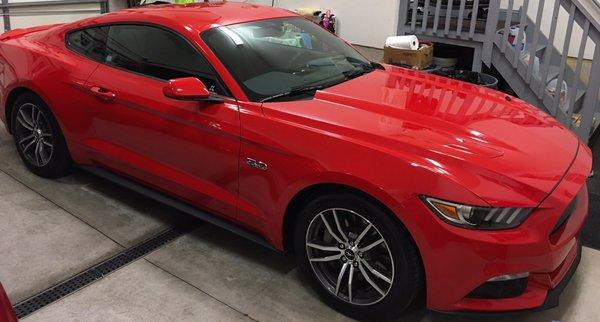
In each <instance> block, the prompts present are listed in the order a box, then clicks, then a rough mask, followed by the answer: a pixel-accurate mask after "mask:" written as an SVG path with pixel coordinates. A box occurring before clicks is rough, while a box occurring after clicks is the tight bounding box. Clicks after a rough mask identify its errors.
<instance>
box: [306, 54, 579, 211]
mask: <svg viewBox="0 0 600 322" xmlns="http://www.w3.org/2000/svg"><path fill="white" fill-rule="evenodd" d="M385 68H386V70H375V71H373V72H371V73H368V74H366V75H363V76H361V77H359V78H356V79H353V80H350V81H347V82H345V83H342V84H339V85H337V86H333V87H331V88H328V89H325V90H323V91H319V92H317V93H316V95H315V99H314V100H312V103H313V104H315V106H314V108H310V109H305V110H304V111H305V112H306V113H309V114H312V115H310V117H311V118H313V119H318V120H319V121H321V122H320V123H328V124H329V125H330V126H334V127H335V129H332V130H331V131H332V132H337V133H336V135H344V136H346V137H347V138H350V139H355V140H361V141H362V143H363V144H367V145H372V146H377V147H379V148H383V149H387V150H390V151H391V152H392V153H397V154H399V155H401V156H402V157H403V158H404V159H405V160H407V161H408V162H412V163H414V166H423V167H428V168H430V169H431V170H433V171H437V172H439V173H441V174H444V175H446V176H447V177H449V178H451V179H453V180H455V181H458V183H459V184H462V185H463V186H465V187H466V188H468V189H470V190H471V191H472V192H474V193H475V194H476V195H478V196H479V197H480V198H481V199H483V200H484V201H486V202H487V203H488V204H489V205H492V206H502V205H504V206H505V205H506V204H507V203H510V204H511V205H513V206H521V205H522V206H532V205H538V204H539V203H540V202H541V201H542V200H543V199H544V198H545V197H546V196H547V195H548V194H549V193H550V192H551V191H552V190H553V189H554V187H555V186H556V185H557V183H558V182H559V181H560V180H561V178H562V177H563V176H564V174H565V173H566V171H567V169H568V168H569V166H570V164H571V163H572V161H573V160H574V158H575V156H576V154H577V150H578V147H579V140H578V139H577V137H575V136H574V135H573V134H572V133H571V132H570V131H569V130H567V129H566V128H565V127H564V126H562V125H561V124H560V123H559V122H557V121H556V120H555V119H553V118H552V117H550V116H548V115H547V114H545V113H543V112H542V111H540V110H539V109H537V108H535V107H532V106H530V105H529V104H527V103H525V102H523V101H521V100H519V99H517V98H513V97H509V96H507V95H506V94H503V93H501V92H498V91H494V90H490V89H487V88H484V87H481V86H475V85H472V84H469V83H464V82H459V81H456V80H452V79H447V78H443V77H439V76H435V75H430V74H426V73H422V72H417V71H413V70H408V69H403V68H396V67H391V66H386V67H385ZM304 104H306V102H304ZM304 107H305V108H306V105H305V106H304ZM307 110H308V111H307ZM459 178H460V179H459Z"/></svg>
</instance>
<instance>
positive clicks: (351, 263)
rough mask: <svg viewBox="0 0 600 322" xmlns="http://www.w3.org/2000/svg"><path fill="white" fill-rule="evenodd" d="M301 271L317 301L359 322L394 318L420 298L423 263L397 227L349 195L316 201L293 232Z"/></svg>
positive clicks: (385, 215)
mask: <svg viewBox="0 0 600 322" xmlns="http://www.w3.org/2000/svg"><path fill="white" fill-rule="evenodd" d="M294 238H295V252H296V256H297V260H298V263H299V266H300V268H301V270H302V271H303V272H304V274H305V275H306V276H307V277H308V279H309V280H310V282H311V285H312V286H313V288H314V289H315V290H316V291H317V293H319V295H320V296H321V298H322V299H323V300H324V301H325V302H326V303H327V304H329V305H330V306H331V307H333V308H334V309H336V310H338V311H339V312H341V313H343V314H345V315H347V316H350V317H352V318H357V319H369V320H372V319H390V318H396V317H398V316H400V315H402V313H404V312H405V311H406V310H407V309H409V308H410V307H412V305H413V304H414V303H416V301H417V300H418V299H419V297H420V296H421V294H422V292H423V284H424V283H423V273H422V267H421V260H420V257H419V255H418V253H417V250H416V247H415V245H414V242H413V241H412V239H411V238H410V236H409V235H408V233H407V232H406V230H405V229H404V228H403V227H402V225H401V224H400V223H398V222H397V220H395V219H394V218H392V217H391V216H389V215H388V213H386V211H385V210H383V209H381V207H380V206H379V205H377V204H376V203H375V202H373V201H371V200H369V199H367V198H364V197H362V196H357V195H354V194H349V193H341V194H333V195H326V196H320V197H317V198H316V199H314V200H313V201H312V202H310V203H309V204H308V205H307V206H306V208H305V209H304V210H303V211H302V212H301V214H300V216H299V218H298V222H297V225H296V229H295V236H294Z"/></svg>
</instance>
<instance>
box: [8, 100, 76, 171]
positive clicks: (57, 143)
mask: <svg viewBox="0 0 600 322" xmlns="http://www.w3.org/2000/svg"><path fill="white" fill-rule="evenodd" d="M27 103H31V104H33V105H35V106H37V107H38V108H39V109H40V110H41V111H42V113H43V114H44V117H45V118H46V120H47V121H48V123H49V124H50V127H51V129H52V135H53V139H54V150H53V153H52V156H51V157H50V161H49V162H48V163H47V164H46V165H44V166H42V167H38V166H36V165H34V164H32V163H31V162H30V161H29V160H28V159H27V157H25V154H24V153H23V151H22V150H21V147H20V146H19V142H18V138H17V135H16V133H15V127H16V126H17V122H18V121H17V114H18V112H19V109H20V107H21V106H23V105H24V104H27ZM11 124H12V126H13V139H14V142H15V147H16V149H17V152H18V153H19V156H20V157H21V160H23V163H25V166H26V167H27V168H28V169H29V170H30V171H31V172H33V173H34V174H36V175H38V176H40V177H44V178H58V177H62V176H65V175H67V174H68V173H69V170H70V169H71V165H72V162H71V157H70V154H69V150H68V148H67V144H66V142H65V138H64V136H63V134H62V131H61V129H60V126H59V125H58V122H57V121H56V119H55V118H54V115H53V114H52V112H51V111H50V108H49V107H48V105H47V104H46V103H45V102H44V101H43V100H42V99H41V98H40V97H38V96H37V95H35V94H33V93H25V94H22V95H21V96H19V98H17V100H16V101H15V104H14V106H13V108H12V113H11Z"/></svg>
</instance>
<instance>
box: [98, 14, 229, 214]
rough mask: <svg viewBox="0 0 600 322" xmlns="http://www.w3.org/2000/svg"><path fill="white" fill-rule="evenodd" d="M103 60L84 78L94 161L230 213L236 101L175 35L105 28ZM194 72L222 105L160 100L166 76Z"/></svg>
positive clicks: (144, 28)
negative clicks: (90, 100)
mask: <svg viewBox="0 0 600 322" xmlns="http://www.w3.org/2000/svg"><path fill="white" fill-rule="evenodd" d="M106 52H107V55H106V58H105V61H104V63H103V64H101V65H100V66H99V67H98V69H97V70H96V71H95V72H94V73H93V74H92V76H91V77H90V78H89V80H88V84H87V86H88V87H89V92H88V93H89V94H90V95H92V96H95V97H96V104H95V106H94V122H93V124H94V131H95V133H96V138H97V139H96V140H95V142H94V143H93V149H94V151H95V152H96V153H95V157H94V158H95V161H96V162H98V163H100V164H102V165H103V166H105V167H108V168H111V169H112V170H114V171H117V172H120V173H122V174H124V175H126V176H128V177H133V178H134V179H136V180H137V181H141V182H143V183H146V184H148V185H151V186H153V187H154V188H157V189H159V190H162V191H163V192H165V193H167V194H170V195H174V196H176V197H178V198H180V199H183V200H185V201H187V202H188V203H191V204H192V205H194V206H196V207H198V208H201V209H204V210H207V211H210V212H211V213H216V214H219V215H221V216H223V217H235V215H236V206H237V204H236V203H237V189H238V186H237V185H238V159H239V151H240V137H239V134H240V118H239V111H238V105H237V102H236V101H235V100H234V99H232V98H230V97H228V92H227V90H226V89H225V88H224V86H222V85H221V83H220V82H219V80H218V77H217V75H216V74H215V72H214V71H213V69H212V68H211V66H210V64H209V63H208V62H207V61H206V60H205V59H204V58H203V57H202V56H201V54H200V53H199V52H198V51H197V50H195V49H194V48H193V47H192V45H190V44H189V43H188V42H187V41H186V40H185V39H184V38H183V37H182V36H181V35H179V34H177V33H175V32H173V31H170V30H166V29H162V28H159V27H155V26H148V25H132V24H127V25H111V26H110V27H109V31H108V37H107V40H106ZM180 77H196V78H199V79H200V80H202V81H203V82H204V83H205V85H206V86H207V87H208V88H209V89H211V90H212V91H213V92H216V93H215V95H217V96H219V97H221V98H222V99H223V102H204V101H199V102H198V101H180V100H175V99H172V98H167V97H166V96H165V95H164V94H163V87H164V86H165V85H166V83H167V81H168V80H169V79H175V78H180Z"/></svg>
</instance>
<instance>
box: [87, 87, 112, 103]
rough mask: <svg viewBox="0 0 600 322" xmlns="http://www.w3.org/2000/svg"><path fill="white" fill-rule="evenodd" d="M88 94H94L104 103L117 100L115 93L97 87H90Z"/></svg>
mask: <svg viewBox="0 0 600 322" xmlns="http://www.w3.org/2000/svg"><path fill="white" fill-rule="evenodd" d="M90 92H92V94H94V95H95V96H96V97H98V98H100V99H102V100H105V101H114V100H115V98H117V95H115V93H113V92H111V91H109V90H107V89H105V88H102V87H98V86H92V87H91V88H90Z"/></svg>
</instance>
